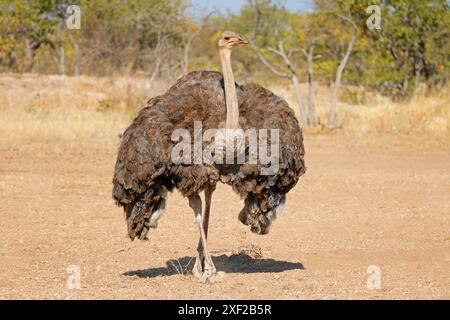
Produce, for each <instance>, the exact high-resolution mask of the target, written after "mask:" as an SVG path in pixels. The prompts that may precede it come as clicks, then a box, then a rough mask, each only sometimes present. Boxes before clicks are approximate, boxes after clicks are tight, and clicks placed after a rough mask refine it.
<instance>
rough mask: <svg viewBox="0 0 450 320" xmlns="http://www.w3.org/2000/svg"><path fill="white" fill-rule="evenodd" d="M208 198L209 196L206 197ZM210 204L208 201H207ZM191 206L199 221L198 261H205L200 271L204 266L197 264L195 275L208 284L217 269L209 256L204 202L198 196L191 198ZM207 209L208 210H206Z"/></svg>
mask: <svg viewBox="0 0 450 320" xmlns="http://www.w3.org/2000/svg"><path fill="white" fill-rule="evenodd" d="M206 198H208V196H207V197H206ZM207 202H208V201H207ZM189 206H190V207H191V208H192V209H193V210H194V214H195V218H196V219H197V223H198V226H199V231H200V243H201V246H200V245H199V246H198V251H199V257H198V259H199V260H200V261H201V258H203V259H204V266H203V268H201V269H202V270H199V269H200V268H199V266H201V265H202V264H201V263H200V264H198V263H196V264H195V267H194V271H193V273H194V275H196V276H197V277H199V278H200V281H202V282H207V281H208V280H209V279H210V278H211V277H212V276H214V275H215V274H216V267H215V266H214V262H213V261H212V258H211V255H210V254H209V250H208V244H207V242H206V233H205V228H204V220H203V216H202V200H201V199H200V197H199V196H198V195H195V196H192V197H189ZM205 209H206V208H205Z"/></svg>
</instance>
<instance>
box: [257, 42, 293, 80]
mask: <svg viewBox="0 0 450 320" xmlns="http://www.w3.org/2000/svg"><path fill="white" fill-rule="evenodd" d="M248 42H249V44H250V46H251V47H252V49H253V50H254V51H255V52H256V54H257V55H258V58H259V60H260V61H261V62H262V63H263V64H264V65H265V66H266V67H267V68H268V69H269V70H270V71H271V72H272V73H274V74H276V75H277V76H279V77H282V78H287V79H289V78H290V76H289V75H288V74H287V73H285V72H282V71H279V70H277V69H276V68H275V67H274V66H273V65H271V64H270V62H269V61H267V59H266V58H265V57H264V55H263V54H262V53H261V51H260V50H259V49H258V47H256V45H255V43H254V42H253V40H252V39H248Z"/></svg>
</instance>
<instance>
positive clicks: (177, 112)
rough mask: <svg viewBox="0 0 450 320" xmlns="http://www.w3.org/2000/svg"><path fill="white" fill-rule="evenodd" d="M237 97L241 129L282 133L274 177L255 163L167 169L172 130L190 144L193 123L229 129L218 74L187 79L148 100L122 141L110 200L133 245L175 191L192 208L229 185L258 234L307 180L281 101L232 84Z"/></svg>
mask: <svg viewBox="0 0 450 320" xmlns="http://www.w3.org/2000/svg"><path fill="white" fill-rule="evenodd" d="M236 95H237V100H238V106H239V127H240V128H241V129H243V130H246V129H250V128H254V129H256V130H258V129H279V130H280V135H279V136H280V158H279V169H278V172H277V173H276V174H275V175H268V176H264V175H261V164H259V163H258V164H233V165H224V164H222V165H220V164H210V165H209V164H201V165H196V164H192V165H186V164H175V163H174V162H173V161H172V159H171V153H172V148H173V147H174V146H175V145H176V143H177V142H174V141H172V140H171V135H172V133H173V131H174V130H175V129H180V128H184V129H187V130H189V132H190V134H191V137H194V122H196V121H200V122H201V123H202V126H203V132H204V131H205V130H207V129H217V128H223V127H224V125H225V121H226V116H227V106H226V101H225V94H224V79H223V76H222V74H221V73H219V72H214V71H196V72H191V73H189V74H187V75H185V76H183V77H182V78H180V79H179V80H178V81H177V82H176V83H175V84H174V85H173V86H172V87H171V88H170V89H169V90H168V91H167V92H166V93H164V94H163V95H160V96H157V97H154V98H152V99H150V100H149V102H148V103H147V106H146V107H145V108H143V109H142V110H141V111H140V112H139V114H138V116H137V117H136V118H135V119H134V121H133V123H132V124H131V125H130V126H129V127H128V129H126V131H125V132H124V134H123V137H122V142H121V145H120V148H119V153H118V157H117V162H116V166H115V171H114V178H113V185H114V187H113V197H114V199H115V201H116V203H117V204H118V205H120V206H123V207H124V211H125V212H126V218H127V223H128V234H129V236H130V238H131V239H134V238H135V237H138V238H139V239H146V238H147V233H148V231H149V228H152V227H153V228H154V227H156V226H157V220H158V218H159V216H160V214H161V213H162V211H163V210H164V207H165V202H166V199H167V193H168V192H170V191H172V190H173V189H174V188H177V189H178V190H179V191H180V192H181V194H182V195H183V196H185V197H188V198H189V199H190V202H191V199H193V197H198V194H199V193H200V192H202V191H204V190H206V189H208V190H211V192H212V191H213V190H214V189H215V185H216V183H217V182H219V181H221V182H223V183H226V184H228V185H231V186H232V188H233V190H234V191H235V192H237V193H238V194H239V195H240V196H241V197H242V198H243V199H245V201H244V203H245V204H244V208H243V209H242V210H241V212H240V214H239V220H240V221H241V222H242V223H244V224H246V225H249V226H250V228H251V231H253V232H255V233H259V234H265V233H267V232H268V231H269V227H270V224H271V221H272V220H273V219H275V218H276V216H277V215H278V214H279V213H280V211H281V210H282V207H283V205H284V201H285V194H286V193H287V192H288V191H289V190H290V189H292V187H294V186H295V184H296V183H297V181H298V179H299V177H300V176H301V175H302V174H303V173H304V172H305V163H304V148H303V138H302V132H301V129H300V127H299V125H298V121H297V119H296V117H295V115H294V112H293V111H292V110H291V109H290V108H289V106H288V104H287V103H286V101H285V100H283V99H282V98H280V97H278V96H276V95H275V94H273V93H272V92H270V91H269V90H266V89H264V88H263V87H261V86H259V85H256V84H247V85H242V86H239V85H237V84H236ZM192 143H193V139H192ZM192 147H194V146H192ZM247 153H248V150H247ZM207 206H208V204H207ZM191 207H192V205H191ZM193 208H194V207H193ZM194 210H195V208H194ZM208 211H209V208H208ZM208 214H209V212H208ZM207 219H208V218H207ZM206 233H207V221H206ZM199 247H201V244H199ZM199 250H200V249H199ZM199 254H200V255H202V253H201V252H200V251H199ZM202 259H204V257H202ZM203 264H204V262H202V265H203ZM201 270H203V269H201ZM201 270H200V271H201Z"/></svg>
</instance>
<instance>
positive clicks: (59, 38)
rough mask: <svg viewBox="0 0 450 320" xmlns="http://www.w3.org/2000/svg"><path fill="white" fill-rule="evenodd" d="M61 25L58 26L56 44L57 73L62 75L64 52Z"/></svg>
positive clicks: (64, 67)
mask: <svg viewBox="0 0 450 320" xmlns="http://www.w3.org/2000/svg"><path fill="white" fill-rule="evenodd" d="M62 28H63V27H62V25H60V26H59V28H58V46H59V74H60V75H64V74H65V72H66V53H65V50H64V44H63V40H62Z"/></svg>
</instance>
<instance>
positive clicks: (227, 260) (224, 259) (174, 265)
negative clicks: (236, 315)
mask: <svg viewBox="0 0 450 320" xmlns="http://www.w3.org/2000/svg"><path fill="white" fill-rule="evenodd" d="M212 258H213V260H214V264H215V265H216V268H217V270H218V271H224V272H225V273H265V272H274V273H278V272H283V271H288V270H304V269H305V268H304V266H303V264H301V263H299V262H288V261H279V260H274V259H262V258H253V257H251V256H250V255H248V254H242V253H241V254H236V255H231V256H227V255H225V254H223V255H220V256H216V257H214V256H213V257H212ZM194 262H195V257H187V256H186V257H182V258H179V259H171V260H168V261H166V267H160V268H150V269H144V270H133V271H127V272H125V273H123V275H124V276H129V277H133V276H136V277H140V278H154V277H159V276H172V275H180V274H189V273H191V270H192V268H193V266H194Z"/></svg>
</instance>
